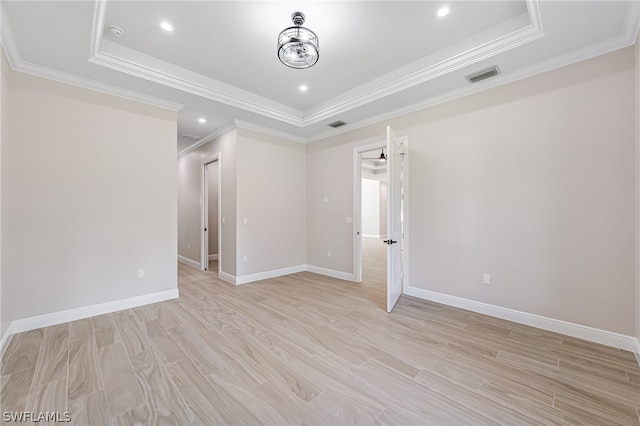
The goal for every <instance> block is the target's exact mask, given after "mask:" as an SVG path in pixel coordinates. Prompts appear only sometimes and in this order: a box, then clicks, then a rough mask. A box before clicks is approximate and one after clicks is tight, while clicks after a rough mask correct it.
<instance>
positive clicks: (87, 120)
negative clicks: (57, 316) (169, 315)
mask: <svg viewBox="0 0 640 426" xmlns="http://www.w3.org/2000/svg"><path fill="white" fill-rule="evenodd" d="M10 84H11V96H10V100H11V103H10V108H11V111H10V122H11V125H12V127H11V129H10V137H9V140H8V144H7V141H6V140H4V138H3V145H4V146H3V148H4V147H5V146H7V145H8V152H9V157H8V158H6V160H7V162H8V163H9V164H11V168H10V170H9V171H8V173H9V182H8V184H9V188H8V194H6V198H5V188H4V187H3V191H2V192H3V198H4V199H3V219H4V215H5V214H7V213H9V214H10V215H11V218H10V220H11V228H10V229H6V228H4V229H3V239H4V237H5V236H6V238H7V239H8V243H6V244H5V242H6V241H7V240H4V241H3V252H4V250H7V248H9V249H10V251H11V253H10V259H9V262H10V268H11V271H12V282H11V285H12V290H13V301H12V308H13V320H20V319H25V318H30V317H34V316H38V315H44V314H49V313H56V312H61V311H65V310H70V309H74V308H80V307H86V306H90V305H94V304H100V303H107V302H113V301H119V300H122V299H127V298H132V297H136V296H143V295H148V294H152V293H159V292H165V291H170V290H175V289H176V288H177V271H176V262H175V259H176V243H177V239H176V178H175V167H176V166H175V135H176V131H177V126H176V114H175V113H174V112H169V111H165V110H161V109H159V108H155V107H150V106H146V105H141V104H138V103H135V102H131V101H128V100H123V99H120V98H115V97H112V96H108V95H104V94H99V93H96V92H91V91H88V90H84V89H79V88H76V87H72V86H67V85H64V84H60V83H56V82H53V81H49V80H44V79H41V78H36V77H32V76H29V75H25V74H19V73H12V75H11V80H10ZM3 121H4V120H3ZM4 159H5V158H4V156H3V160H4ZM3 172H4V170H3ZM3 174H4V173H3ZM3 184H4V179H3ZM5 203H6V204H5ZM7 206H9V208H7ZM138 269H144V270H145V278H144V279H142V280H138V279H137V270H138ZM3 281H4V280H3Z"/></svg>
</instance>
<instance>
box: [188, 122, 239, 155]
mask: <svg viewBox="0 0 640 426" xmlns="http://www.w3.org/2000/svg"><path fill="white" fill-rule="evenodd" d="M235 128H236V123H234V122H233V121H230V122H228V123H225V124H223V125H222V126H220V127H218V128H217V129H215V130H214V131H213V132H211V133H209V134H208V135H206V136H203V137H202V138H201V139H200V140H198V141H197V142H196V143H194V144H193V145H190V146H189V147H187V148H185V149H183V150H182V151H179V152H178V157H182V156H183V155H185V154H187V153H189V152H191V151H193V150H194V149H196V148H198V147H200V146H202V145H204V144H206V143H208V142H211V141H212V140H214V139H215V138H217V137H219V136H222V135H224V134H225V133H227V132H228V131H230V130H233V129H235Z"/></svg>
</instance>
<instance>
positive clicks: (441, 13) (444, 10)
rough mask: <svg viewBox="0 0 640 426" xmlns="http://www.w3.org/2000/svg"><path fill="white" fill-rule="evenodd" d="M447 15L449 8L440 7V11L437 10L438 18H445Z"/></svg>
mask: <svg viewBox="0 0 640 426" xmlns="http://www.w3.org/2000/svg"><path fill="white" fill-rule="evenodd" d="M448 14H449V8H448V7H447V6H442V7H441V8H440V9H438V16H439V17H440V18H442V17H444V16H447V15H448Z"/></svg>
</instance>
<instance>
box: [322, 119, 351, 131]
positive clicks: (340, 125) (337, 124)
mask: <svg viewBox="0 0 640 426" xmlns="http://www.w3.org/2000/svg"><path fill="white" fill-rule="evenodd" d="M345 124H347V123H345V122H344V121H340V120H338V121H334V122H333V123H329V124H327V126H329V127H333V128H334V129H337V128H338V127H342V126H344V125H345Z"/></svg>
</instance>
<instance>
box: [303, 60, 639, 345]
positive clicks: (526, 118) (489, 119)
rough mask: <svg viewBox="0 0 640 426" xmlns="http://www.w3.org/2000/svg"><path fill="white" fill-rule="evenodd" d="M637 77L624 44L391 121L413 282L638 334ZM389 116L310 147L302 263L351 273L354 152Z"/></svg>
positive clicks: (376, 138)
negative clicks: (400, 146)
mask: <svg viewBox="0 0 640 426" xmlns="http://www.w3.org/2000/svg"><path fill="white" fill-rule="evenodd" d="M634 79H635V75H634V51H633V49H632V48H628V49H623V50H620V51H617V52H614V53H611V54H608V55H604V56H601V57H597V58H594V59H591V60H588V61H584V62H581V63H578V64H575V65H572V66H569V67H565V68H562V69H559V70H555V71H551V72H548V73H544V74H541V75H538V76H535V77H532V78H528V79H525V80H522V81H519V82H515V83H512V84H508V85H505V86H502V87H499V88H496V89H492V90H488V91H485V92H482V93H478V94H476V95H473V96H469V97H466V98H463V99H459V100H456V101H453V102H449V103H447V104H443V105H440V106H437V107H434V108H430V109H427V110H424V111H420V112H417V113H414V114H410V115H406V116H403V117H399V118H397V119H394V120H391V121H390V123H389V124H391V125H392V126H393V127H394V129H395V131H396V133H397V134H399V135H406V136H408V139H409V146H410V155H409V160H410V161H409V163H410V185H411V186H410V188H409V197H410V247H409V249H410V258H409V262H410V271H409V272H410V275H409V277H410V278H409V279H410V282H409V285H411V286H413V287H416V288H419V289H425V290H430V291H434V292H439V293H444V294H447V295H453V296H458V297H461V298H465V299H470V300H474V301H480V302H485V303H488V304H492V305H497V306H501V307H505V308H511V309H515V310H518V311H523V312H528V313H533V314H537V315H541V316H545V317H549V318H554V319H558V320H564V321H568V322H571V323H576V324H582V325H585V326H590V327H595V328H599V329H603V330H608V331H612V332H617V333H621V334H625V335H633V334H634V333H636V331H635V321H636V319H635V309H636V307H635V305H636V302H635V300H637V299H636V296H635V284H634V224H635V217H634V208H635V206H634V203H635V201H634V199H635V167H636V164H635V146H634V144H635V126H636V124H635V116H634V111H635V101H634V97H635V90H633V88H634V84H635V83H634ZM385 124H387V123H380V124H377V125H372V126H369V127H366V128H363V129H359V130H356V131H353V132H349V133H345V134H342V135H339V136H336V137H334V138H330V139H327V140H324V141H320V142H317V143H313V144H311V145H310V146H308V147H307V200H308V201H307V210H308V216H307V220H308V225H307V235H308V239H307V263H308V264H310V265H316V266H320V267H326V268H330V269H335V270H337V271H343V272H352V240H353V238H352V237H353V229H352V228H351V227H349V226H348V225H345V222H344V217H345V216H350V215H351V211H352V185H351V184H347V182H351V180H352V176H353V174H352V173H353V171H352V150H353V148H354V147H356V146H364V145H368V144H371V143H375V142H380V141H381V140H383V138H384V134H385V128H384V125H385ZM327 163H330V164H331V165H332V167H331V168H326V167H324V165H325V164H327ZM325 194H330V195H333V196H334V199H335V202H334V203H333V204H331V205H325V204H323V203H322V198H323V196H324V195H325ZM330 247H338V249H334V257H333V258H331V259H327V258H326V255H324V253H326V250H327V249H328V248H330ZM483 273H489V274H491V277H492V284H491V285H490V286H485V285H483V284H482V274H483Z"/></svg>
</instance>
